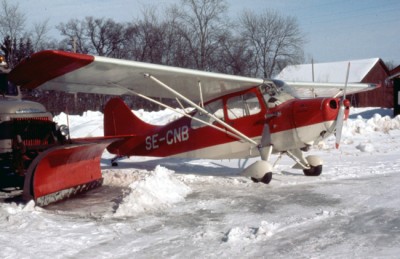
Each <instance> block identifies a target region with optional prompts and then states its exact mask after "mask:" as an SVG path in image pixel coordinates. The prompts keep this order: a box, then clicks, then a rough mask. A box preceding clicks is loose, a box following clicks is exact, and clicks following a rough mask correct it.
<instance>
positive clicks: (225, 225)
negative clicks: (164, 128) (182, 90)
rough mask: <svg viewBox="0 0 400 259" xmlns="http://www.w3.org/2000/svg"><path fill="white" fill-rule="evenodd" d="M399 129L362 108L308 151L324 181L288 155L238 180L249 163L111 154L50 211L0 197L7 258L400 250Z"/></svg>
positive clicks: (0, 243) (2, 250) (0, 248)
mask: <svg viewBox="0 0 400 259" xmlns="http://www.w3.org/2000/svg"><path fill="white" fill-rule="evenodd" d="M363 115H364V113H363ZM93 125H95V124H93ZM99 125H101V124H99ZM399 125H400V124H399V120H398V119H397V118H394V119H391V118H389V117H383V116H380V115H375V116H370V118H368V119H364V118H361V117H357V116H353V117H352V118H351V119H350V120H349V122H348V124H347V125H346V128H345V131H344V135H343V144H342V146H341V149H340V150H335V149H333V148H332V147H333V146H334V141H335V140H334V138H332V139H329V140H328V141H326V142H325V143H321V144H320V145H319V146H317V147H315V148H314V149H313V150H312V151H311V152H312V154H317V155H320V156H321V157H322V158H323V159H324V161H325V165H324V171H323V173H322V175H321V176H320V177H306V176H304V175H303V174H302V172H301V171H298V170H294V169H291V166H292V164H293V162H292V161H291V160H290V159H288V158H283V159H282V160H281V161H280V162H279V165H277V167H276V172H275V174H274V176H273V181H272V182H271V183H270V184H269V185H264V184H255V183H253V182H252V181H251V180H249V179H246V178H242V177H239V176H238V174H239V172H240V171H241V168H242V167H244V166H245V165H248V164H250V163H251V161H245V160H231V161H226V160H224V161H211V160H172V159H151V158H131V159H129V160H123V161H121V162H120V167H119V168H112V167H109V166H108V165H107V164H108V163H109V160H108V159H107V158H108V155H107V154H105V156H104V161H103V162H104V165H103V175H104V178H105V184H104V186H103V187H101V188H99V189H96V190H93V191H91V192H89V193H87V194H85V195H82V196H80V197H77V198H75V199H71V200H68V201H65V202H62V203H58V204H54V205H51V206H48V207H46V208H44V209H42V208H39V207H35V206H34V204H33V203H28V204H26V205H22V204H20V205H18V204H15V203H1V204H0V229H1V230H0V232H1V235H0V257H1V258H17V257H18V258H38V257H40V258H65V257H73V258H88V257H89V258H93V257H95V258H132V257H134V258H160V257H163V258H165V257H173V258H188V257H192V258H255V257H266V258H288V257H291V258H326V257H328V258H343V257H346V258H377V257H381V258H382V257H384V258H398V255H399V254H400V195H399V187H398V186H400V173H399V170H398V168H399V165H400V157H399V156H398V155H397V154H398V152H399V151H400V130H399V128H400V127H399ZM94 131H95V130H94ZM91 132H93V128H92V129H91ZM246 162H247V163H246ZM160 165H161V166H160Z"/></svg>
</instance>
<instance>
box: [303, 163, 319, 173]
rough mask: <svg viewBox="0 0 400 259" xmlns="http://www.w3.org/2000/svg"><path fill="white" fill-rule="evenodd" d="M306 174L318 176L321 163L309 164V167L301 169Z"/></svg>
mask: <svg viewBox="0 0 400 259" xmlns="http://www.w3.org/2000/svg"><path fill="white" fill-rule="evenodd" d="M303 172H304V175H306V176H319V175H320V174H321V173H322V165H317V166H311V168H310V169H304V170H303Z"/></svg>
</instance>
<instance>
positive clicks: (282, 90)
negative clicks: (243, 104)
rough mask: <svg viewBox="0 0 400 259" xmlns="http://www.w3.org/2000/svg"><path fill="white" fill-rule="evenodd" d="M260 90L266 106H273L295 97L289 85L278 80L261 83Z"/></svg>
mask: <svg viewBox="0 0 400 259" xmlns="http://www.w3.org/2000/svg"><path fill="white" fill-rule="evenodd" d="M260 91H261V93H262V95H263V97H264V100H265V103H266V104H267V107H268V108H274V107H276V106H278V105H279V104H282V103H284V102H286V101H288V100H290V99H293V98H295V95H293V94H292V91H291V88H290V86H288V85H287V84H286V83H285V82H283V81H280V80H273V82H270V83H265V84H263V85H261V86H260Z"/></svg>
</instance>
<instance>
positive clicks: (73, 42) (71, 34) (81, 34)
mask: <svg viewBox="0 0 400 259" xmlns="http://www.w3.org/2000/svg"><path fill="white" fill-rule="evenodd" d="M57 29H58V30H59V31H60V33H61V35H62V36H65V38H64V39H63V42H62V43H61V44H64V45H66V46H67V47H68V48H69V49H70V50H73V51H76V52H79V53H85V54H86V53H89V46H88V43H87V36H86V33H85V32H86V24H85V21H80V20H78V19H71V20H69V21H68V22H67V23H66V24H64V23H60V24H59V25H58V26H57Z"/></svg>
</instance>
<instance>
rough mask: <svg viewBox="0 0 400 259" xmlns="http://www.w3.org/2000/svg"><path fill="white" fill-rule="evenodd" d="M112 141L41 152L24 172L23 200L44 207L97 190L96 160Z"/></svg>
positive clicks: (53, 148)
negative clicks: (25, 172)
mask: <svg viewBox="0 0 400 259" xmlns="http://www.w3.org/2000/svg"><path fill="white" fill-rule="evenodd" d="M114 140H115V139H114ZM114 140H111V139H107V140H97V141H96V142H95V143H76V144H66V145H61V146H55V147H52V148H50V149H47V150H46V151H44V152H42V153H41V154H40V155H38V156H37V157H36V158H35V159H34V160H33V161H32V163H31V165H30V166H29V168H28V171H27V174H26V177H25V182H24V188H23V199H24V200H26V201H28V200H32V199H33V200H34V201H35V203H36V205H38V206H46V205H48V204H50V203H53V202H56V201H60V200H63V199H66V198H68V197H71V196H73V195H76V194H78V193H82V192H84V191H87V190H90V189H93V188H96V187H98V186H100V185H101V184H102V182H103V178H102V174H101V168H100V159H101V156H102V154H103V151H104V149H105V148H106V147H107V146H108V145H109V144H110V143H111V142H113V141H114Z"/></svg>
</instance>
